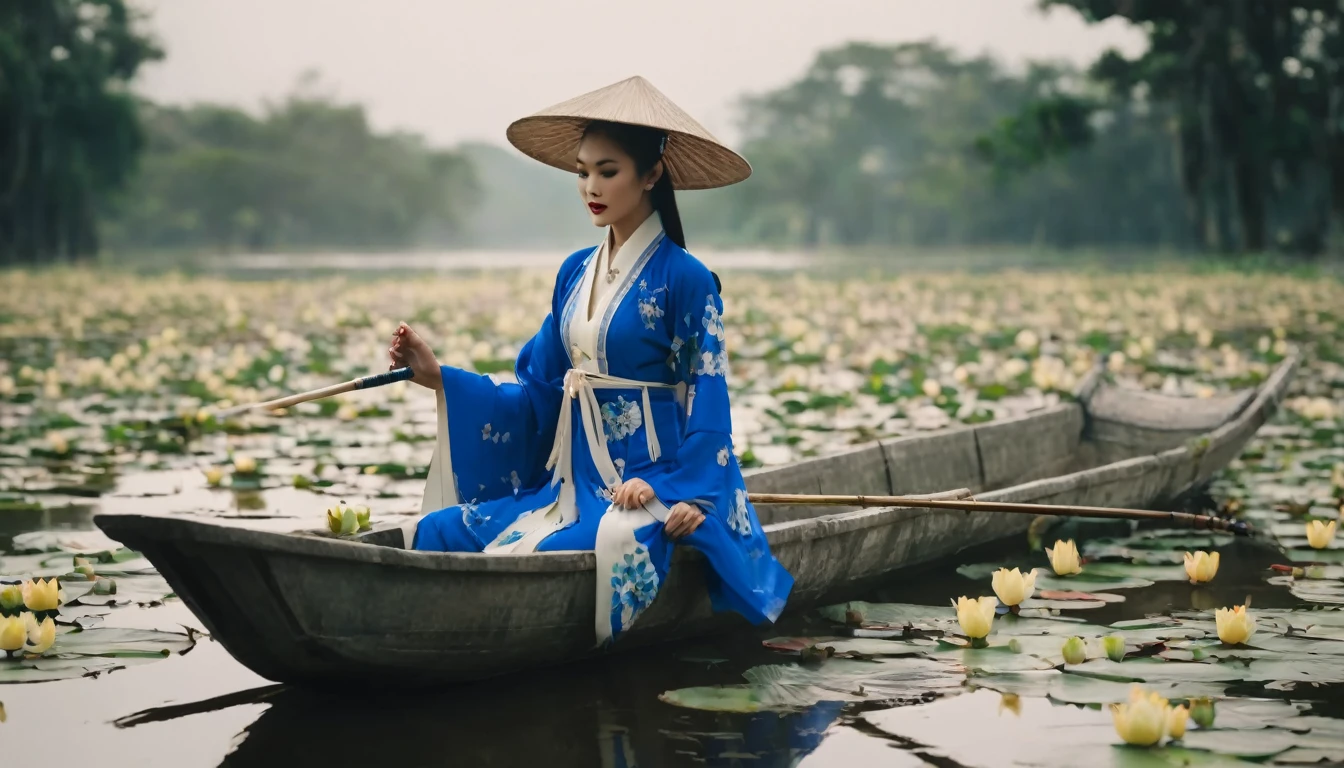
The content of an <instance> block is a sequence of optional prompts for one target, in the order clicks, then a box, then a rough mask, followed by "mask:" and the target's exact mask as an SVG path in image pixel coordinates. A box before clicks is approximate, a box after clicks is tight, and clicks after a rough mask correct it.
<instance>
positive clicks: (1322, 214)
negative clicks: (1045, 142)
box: [1027, 0, 1344, 253]
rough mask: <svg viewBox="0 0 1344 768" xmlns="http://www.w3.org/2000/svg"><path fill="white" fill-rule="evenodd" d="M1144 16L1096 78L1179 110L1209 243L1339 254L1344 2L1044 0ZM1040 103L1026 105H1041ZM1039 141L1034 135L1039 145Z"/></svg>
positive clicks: (1186, 181)
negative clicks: (1125, 47)
mask: <svg viewBox="0 0 1344 768" xmlns="http://www.w3.org/2000/svg"><path fill="white" fill-rule="evenodd" d="M1040 4H1041V6H1042V7H1043V8H1052V7H1056V6H1064V7H1067V8H1072V9H1073V10H1075V11H1077V12H1078V13H1079V14H1081V15H1082V16H1083V18H1084V19H1085V20H1087V21H1089V22H1099V21H1105V20H1107V19H1110V18H1112V17H1118V18H1121V19H1124V20H1126V21H1128V22H1131V23H1133V24H1136V25H1140V26H1141V27H1142V28H1143V29H1144V30H1145V31H1146V32H1147V35H1148V40H1149V47H1148V50H1147V51H1145V52H1144V53H1143V54H1142V55H1140V56H1139V57H1137V58H1134V59H1128V58H1126V57H1125V56H1124V55H1122V54H1120V53H1118V52H1115V51H1109V52H1107V53H1106V54H1104V55H1102V56H1101V57H1100V58H1099V59H1098V60H1097V62H1096V63H1095V64H1094V65H1093V67H1092V70H1091V75H1092V77H1093V78H1094V80H1095V81H1096V82H1097V83H1099V84H1102V85H1104V86H1106V87H1108V88H1109V90H1110V92H1111V93H1112V95H1113V97H1114V98H1115V99H1117V100H1118V101H1121V102H1124V103H1128V104H1133V105H1139V104H1143V105H1147V104H1162V105H1165V106H1166V107H1167V108H1169V110H1170V124H1171V132H1172V135H1173V138H1174V143H1175V145H1176V148H1177V159H1178V164H1177V166H1176V168H1177V174H1178V176H1179V179H1180V182H1181V186H1182V189H1183V192H1184V196H1185V199H1186V203H1187V204H1186V206H1185V207H1186V210H1187V212H1188V219H1189V226H1190V230H1191V232H1192V233H1193V234H1194V236H1195V237H1196V238H1197V239H1198V241H1199V242H1200V243H1201V244H1202V245H1203V246H1204V247H1206V248H1208V249H1210V250H1221V251H1238V250H1239V251H1244V252H1250V253H1258V252H1262V251H1265V250H1266V249H1268V248H1270V247H1272V246H1277V247H1279V248H1280V249H1282V250H1286V251H1298V252H1307V253H1316V252H1320V251H1323V250H1326V249H1327V247H1328V241H1329V238H1330V237H1331V236H1332V235H1331V228H1332V218H1333V219H1334V222H1333V228H1334V230H1335V232H1334V235H1333V236H1334V237H1340V236H1344V232H1340V223H1341V217H1342V216H1344V186H1342V185H1341V184H1340V181H1341V179H1344V106H1341V104H1342V103H1344V69H1342V68H1341V59H1342V58H1344V6H1341V5H1340V4H1339V3H1337V2H1333V0H1238V1H1237V2H1227V3H1208V2H1204V1H1203V0H1139V1H1137V2H1126V3H1116V2H1113V1H1112V0H1041V3H1040ZM1035 108H1036V107H1035V106H1029V107H1028V108H1027V112H1028V113H1030V112H1031V111H1032V110H1034V109H1035ZM1034 143H1036V142H1030V141H1029V142H1028V144H1029V145H1032V144H1034Z"/></svg>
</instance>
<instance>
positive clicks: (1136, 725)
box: [1111, 685, 1170, 747]
mask: <svg viewBox="0 0 1344 768" xmlns="http://www.w3.org/2000/svg"><path fill="white" fill-rule="evenodd" d="M1169 708H1170V707H1168V706H1167V700H1166V699H1164V698H1162V697H1161V696H1159V695H1157V694H1156V693H1152V694H1145V693H1144V692H1143V689H1142V688H1140V687H1139V686H1137V685H1136V686H1134V687H1133V688H1131V689H1130V690H1129V701H1128V702H1126V703H1124V704H1112V705H1111V720H1112V721H1113V722H1114V723H1115V732H1116V733H1117V734H1119V735H1120V738H1122V739H1124V740H1125V743H1126V744H1134V745H1135V746H1140V747H1151V746H1152V745H1154V744H1156V743H1157V742H1159V741H1161V740H1162V734H1163V733H1164V732H1165V731H1166V729H1167V710H1168V709H1169Z"/></svg>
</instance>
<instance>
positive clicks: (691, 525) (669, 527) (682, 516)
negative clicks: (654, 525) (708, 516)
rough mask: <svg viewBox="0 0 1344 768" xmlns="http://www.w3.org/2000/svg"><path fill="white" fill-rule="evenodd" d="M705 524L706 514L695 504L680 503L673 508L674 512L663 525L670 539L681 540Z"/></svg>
mask: <svg viewBox="0 0 1344 768" xmlns="http://www.w3.org/2000/svg"><path fill="white" fill-rule="evenodd" d="M703 522H705V513H704V512H701V511H700V508H699V507H697V506H695V505H694V504H687V503H686V502H684V501H682V502H678V503H677V505H676V506H674V507H672V512H671V514H669V515H668V516H667V520H666V521H665V522H664V523H663V531H664V532H665V533H667V536H668V538H672V539H680V538H681V537H682V536H687V535H689V534H691V533H694V532H695V529H696V528H699V527H700V524H701V523H703Z"/></svg>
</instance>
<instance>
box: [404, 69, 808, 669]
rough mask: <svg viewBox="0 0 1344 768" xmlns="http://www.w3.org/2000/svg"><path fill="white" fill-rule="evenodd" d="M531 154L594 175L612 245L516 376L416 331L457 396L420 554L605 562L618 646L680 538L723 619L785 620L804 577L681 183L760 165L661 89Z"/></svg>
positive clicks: (622, 88)
mask: <svg viewBox="0 0 1344 768" xmlns="http://www.w3.org/2000/svg"><path fill="white" fill-rule="evenodd" d="M508 136H509V140H510V141H511V142H512V143H513V144H514V146H516V147H518V148H519V149H520V150H522V151H523V152H524V153H526V154H528V155H529V156H531V157H533V158H535V159H537V160H540V161H542V162H545V163H547V164H549V165H553V166H556V167H559V168H564V169H567V170H570V171H576V172H577V173H578V189H579V194H580V196H581V197H582V198H583V201H584V204H585V205H586V206H587V207H588V211H589V215H590V216H591V217H592V221H593V224H594V225H596V226H599V227H603V226H605V227H608V230H607V233H606V239H605V240H604V241H603V242H602V243H601V244H600V245H598V246H597V247H595V248H585V249H583V250H580V251H578V252H576V253H574V254H571V255H570V256H569V258H567V259H566V260H565V263H564V264H563V265H562V266H561V267H560V272H559V274H558V275H557V277H556V281H555V291H554V294H553V296H552V299H551V312H550V314H549V315H548V316H547V317H546V319H545V321H544V322H543V323H542V326H541V330H540V331H538V332H537V334H536V336H534V337H533V338H532V339H531V340H530V341H529V342H527V344H526V345H525V346H524V347H523V349H522V351H521V352H520V353H519V355H518V360H517V365H516V371H515V372H516V375H517V383H516V384H496V383H495V382H494V381H492V380H491V379H490V378H488V377H485V376H481V375H478V374H475V373H470V372H468V371H463V370H460V369H458V368H453V367H451V366H440V365H439V364H438V361H437V360H436V359H435V357H434V353H433V351H432V350H431V349H430V348H429V346H428V345H427V344H426V343H425V341H424V340H423V339H421V338H420V336H418V335H417V334H416V333H415V331H413V330H412V329H410V328H409V327H407V326H406V324H405V323H402V324H401V325H400V326H399V327H398V329H397V331H396V333H395V334H394V336H393V341H392V347H391V349H390V350H389V354H390V356H391V358H392V365H393V366H403V365H405V366H409V367H410V368H411V369H412V370H413V372H414V374H415V377H414V379H413V381H415V382H416V383H418V384H421V385H423V386H425V387H429V388H431V389H433V390H435V391H436V392H438V393H439V401H438V404H439V436H438V443H437V446H436V449H435V456H434V460H433V461H432V462H431V465H430V479H429V482H428V483H427V489H426V499H425V504H424V505H423V508H424V510H425V511H429V510H437V511H434V512H431V513H430V514H427V515H426V516H425V517H423V518H421V519H420V520H418V521H417V523H416V524H415V525H414V532H413V534H412V532H411V531H410V530H408V531H407V533H408V538H409V541H408V545H409V546H413V547H414V548H415V549H420V550H432V551H453V552H486V553H496V554H504V553H524V552H534V551H536V552H542V551H555V550H593V551H594V553H595V554H596V557H597V576H598V578H597V585H596V588H597V598H598V602H597V605H598V609H597V615H596V617H595V622H594V627H595V631H596V634H597V639H598V642H599V643H606V642H609V641H610V640H612V639H613V638H615V637H616V636H618V635H619V634H620V632H621V631H623V630H624V629H626V628H628V627H629V626H630V625H631V623H632V622H633V621H634V620H635V618H636V617H637V616H638V615H639V614H640V613H641V612H642V611H643V610H644V609H645V608H646V607H647V606H648V605H649V604H650V603H651V602H652V601H653V598H654V596H655V595H656V594H657V592H658V587H659V585H660V584H662V583H663V581H664V580H665V579H666V578H667V572H668V567H669V564H670V562H671V556H672V549H673V546H674V542H677V541H680V542H684V543H686V544H689V545H690V546H692V547H695V548H696V549H699V550H700V551H701V552H703V553H704V554H705V556H706V558H707V560H708V562H709V566H710V568H712V570H713V574H712V575H711V576H710V578H709V579H708V583H709V584H710V597H711V600H712V602H713V605H714V607H715V609H716V610H734V611H737V612H738V613H741V614H742V615H743V616H745V617H747V618H748V619H750V620H751V621H753V622H757V623H759V622H763V621H774V620H775V618H776V617H778V615H779V613H780V611H781V610H782V609H783V607H784V601H785V598H786V597H787V596H788V593H789V590H790V588H791V587H792V585H793V578H792V577H791V576H790V575H789V573H788V572H787V571H786V570H784V568H783V567H782V566H780V564H779V563H778V562H777V561H776V560H775V559H774V557H773V556H772V555H771V554H770V549H769V545H768V544H767V543H766V540H765V535H764V533H763V532H762V531H761V526H760V523H759V521H758V520H757V519H756V514H755V512H754V511H753V510H752V508H751V505H750V504H748V503H747V491H746V486H745V484H744V483H743V480H742V472H741V469H740V468H739V467H738V463H737V459H736V457H735V456H734V455H733V445H732V439H731V433H732V427H731V424H730V420H729V410H728V386H727V381H726V375H727V372H728V362H727V353H726V352H725V351H724V345H723V341H724V333H723V321H722V319H721V317H722V316H721V312H722V303H721V301H720V299H719V292H718V285H717V280H716V279H715V277H714V275H713V273H711V272H710V271H709V270H708V269H707V268H706V267H705V266H704V265H703V264H701V263H700V262H699V261H697V260H696V259H695V258H694V257H693V256H691V255H690V254H689V253H687V252H686V250H685V243H686V241H685V237H684V235H683V233H682V229H681V218H680V216H679V214H678V212H677V205H676V199H675V197H674V194H673V189H674V188H683V189H705V188H709V187H714V186H724V185H726V184H731V183H734V182H737V181H741V180H742V179H745V178H746V177H747V176H748V175H749V174H750V173H751V168H750V166H748V165H747V163H746V161H745V160H743V159H742V158H741V157H740V156H738V155H737V154H736V153H734V152H733V151H732V150H729V149H728V148H726V147H724V146H723V145H722V144H719V143H718V142H717V141H716V140H715V139H714V138H713V137H712V136H710V135H709V133H708V132H707V131H705V129H704V128H702V127H700V125H699V124H697V123H696V122H695V121H694V120H692V119H691V118H690V117H688V116H686V115H685V114H684V113H683V112H682V111H681V110H680V109H678V108H677V107H676V105H674V104H672V103H671V102H670V101H668V100H667V98H666V97H664V96H663V95H662V94H661V93H659V92H658V91H657V90H656V89H654V88H653V86H651V85H650V84H649V83H648V82H647V81H645V80H644V79H643V78H638V77H636V78H631V79H630V80H625V81H622V82H620V83H617V84H615V85H612V86H608V87H607V88H603V89H601V90H598V91H594V92H592V93H590V94H586V95H584V96H580V97H578V98H577V99H573V100H571V101H569V102H565V103H563V104H559V105H556V106H555V107H551V108H550V109H547V110H544V111H542V112H540V113H538V114H536V115H533V116H532V117H528V118H524V119H522V120H519V121H517V122H515V123H514V124H513V125H511V126H510V127H509V132H508Z"/></svg>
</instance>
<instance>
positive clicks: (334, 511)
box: [327, 502, 371, 536]
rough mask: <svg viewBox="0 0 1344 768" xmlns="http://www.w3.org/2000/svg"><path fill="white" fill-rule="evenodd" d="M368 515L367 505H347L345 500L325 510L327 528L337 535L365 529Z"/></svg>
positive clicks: (367, 525)
mask: <svg viewBox="0 0 1344 768" xmlns="http://www.w3.org/2000/svg"><path fill="white" fill-rule="evenodd" d="M370 515H371V512H370V511H369V508H368V507H347V506H346V505H345V502H341V503H340V504H338V505H336V506H335V507H332V508H331V509H328V510H327V528H329V529H330V530H331V532H332V533H334V534H336V535H337V536H349V535H350V534H352V533H358V532H359V531H367V530H369V527H370V525H369V517H370Z"/></svg>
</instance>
